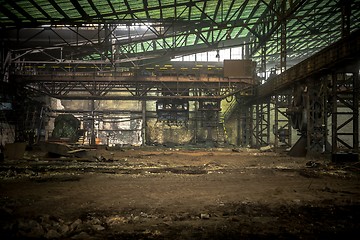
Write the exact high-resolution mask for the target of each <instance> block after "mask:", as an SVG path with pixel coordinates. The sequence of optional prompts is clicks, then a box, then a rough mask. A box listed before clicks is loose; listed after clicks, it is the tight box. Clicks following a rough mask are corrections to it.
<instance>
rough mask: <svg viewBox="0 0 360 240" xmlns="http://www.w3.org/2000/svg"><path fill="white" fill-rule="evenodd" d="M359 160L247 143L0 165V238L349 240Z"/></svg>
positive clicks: (358, 214)
mask: <svg viewBox="0 0 360 240" xmlns="http://www.w3.org/2000/svg"><path fill="white" fill-rule="evenodd" d="M359 168H360V165H359V163H358V162H357V163H343V164H334V163H331V162H330V161H328V160H326V159H305V158H291V157H289V156H287V155H286V154H284V153H275V152H260V151H259V150H255V149H206V148H203V149H194V148H193V149H190V148H158V147H147V148H136V149H132V148H127V149H107V150H106V149H97V150H89V151H88V153H87V155H86V156H84V157H82V158H73V157H61V158H49V157H47V156H46V155H45V153H42V152H38V151H31V152H26V155H25V157H24V159H22V160H5V161H4V162H1V163H0V203H1V205H0V225H1V230H0V238H1V239H42V238H44V239H269V238H276V239H325V238H326V239H337V238H338V239H340V238H341V239H344V238H346V239H351V238H353V239H357V237H356V235H358V230H359V227H360V222H359V220H360V181H359V179H360V174H359V173H360V171H359Z"/></svg>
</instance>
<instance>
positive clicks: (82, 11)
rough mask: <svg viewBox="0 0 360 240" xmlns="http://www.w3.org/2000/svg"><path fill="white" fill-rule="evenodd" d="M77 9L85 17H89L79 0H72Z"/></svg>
mask: <svg viewBox="0 0 360 240" xmlns="http://www.w3.org/2000/svg"><path fill="white" fill-rule="evenodd" d="M70 1H71V3H72V5H74V7H75V9H76V10H77V11H78V12H79V13H80V15H81V16H82V17H83V18H84V19H88V18H89V15H88V14H87V13H86V12H85V11H84V9H83V8H82V6H81V5H80V3H79V1H78V0H70Z"/></svg>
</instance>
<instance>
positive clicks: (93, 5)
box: [87, 0, 102, 19]
mask: <svg viewBox="0 0 360 240" xmlns="http://www.w3.org/2000/svg"><path fill="white" fill-rule="evenodd" d="M87 1H88V3H89V4H90V6H91V8H92V9H93V10H94V11H95V12H96V17H99V18H101V19H102V16H101V14H100V12H99V10H98V9H97V7H96V6H95V4H94V2H93V1H92V0H87Z"/></svg>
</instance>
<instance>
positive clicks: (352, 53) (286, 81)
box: [248, 30, 360, 104]
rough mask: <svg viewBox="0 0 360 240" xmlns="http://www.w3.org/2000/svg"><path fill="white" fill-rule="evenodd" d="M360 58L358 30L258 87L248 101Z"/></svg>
mask: <svg viewBox="0 0 360 240" xmlns="http://www.w3.org/2000/svg"><path fill="white" fill-rule="evenodd" d="M359 60H360V30H357V31H355V32H353V33H352V34H350V35H349V36H348V37H346V38H343V39H341V40H339V41H338V42H336V43H334V44H332V45H330V46H328V47H326V48H324V49H323V50H321V51H319V52H318V53H316V54H314V55H313V56H311V57H310V58H307V59H306V60H304V61H302V62H300V63H298V64H296V65H295V66H293V67H291V68H289V69H288V70H286V71H285V72H283V73H281V74H279V75H276V76H274V77H272V78H270V79H269V80H268V81H267V82H266V83H264V84H262V85H259V86H258V87H256V89H255V93H257V94H256V96H255V97H253V98H251V100H250V101H249V102H248V103H249V104H250V103H254V102H263V101H265V100H266V98H267V97H270V96H273V95H276V94H279V93H281V92H282V91H284V90H285V89H288V88H289V87H291V86H292V85H294V84H296V83H298V82H301V81H303V80H305V79H308V78H310V77H315V76H316V75H317V74H326V73H331V71H332V70H334V69H339V68H341V67H346V65H348V64H353V63H355V64H358V63H359ZM314 80H315V79H314Z"/></svg>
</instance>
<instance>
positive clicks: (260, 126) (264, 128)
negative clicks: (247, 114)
mask: <svg viewBox="0 0 360 240" xmlns="http://www.w3.org/2000/svg"><path fill="white" fill-rule="evenodd" d="M254 122H255V126H254V136H255V145H256V146H257V147H261V146H265V145H268V144H269V143H270V102H269V101H268V102H267V103H259V104H256V106H255V118H254Z"/></svg>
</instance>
